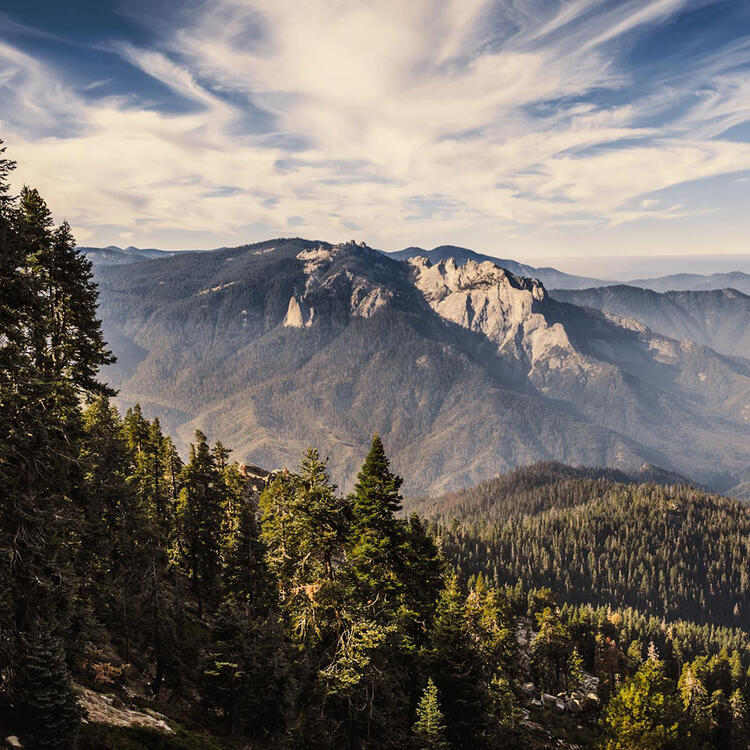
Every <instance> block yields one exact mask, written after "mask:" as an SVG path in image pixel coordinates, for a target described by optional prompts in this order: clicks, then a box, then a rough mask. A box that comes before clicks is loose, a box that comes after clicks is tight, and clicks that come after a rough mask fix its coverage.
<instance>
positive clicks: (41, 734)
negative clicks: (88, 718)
mask: <svg viewBox="0 0 750 750" xmlns="http://www.w3.org/2000/svg"><path fill="white" fill-rule="evenodd" d="M19 648H20V653H19V654H18V657H19V659H18V667H17V669H18V673H17V674H16V676H15V677H16V680H15V685H14V691H13V694H12V700H13V707H14V709H15V710H16V711H17V712H18V714H19V716H20V717H22V718H21V727H22V729H23V731H24V738H25V740H26V742H27V743H28V746H29V747H30V748H32V750H37V749H38V750H43V749H44V748H60V749H63V748H68V747H70V746H71V745H72V743H73V740H74V738H75V735H76V732H77V729H78V723H79V721H80V718H81V710H80V708H79V707H78V704H77V702H76V698H75V695H74V693H73V691H72V688H71V683H70V674H69V673H68V667H67V664H66V663H65V652H64V650H63V645H62V641H61V640H60V638H59V637H58V636H56V635H55V633H54V631H53V630H52V629H51V628H50V627H48V626H44V625H40V626H39V628H37V629H36V630H35V631H34V632H33V633H32V634H31V635H27V636H24V637H22V638H21V641H20V644H19Z"/></svg>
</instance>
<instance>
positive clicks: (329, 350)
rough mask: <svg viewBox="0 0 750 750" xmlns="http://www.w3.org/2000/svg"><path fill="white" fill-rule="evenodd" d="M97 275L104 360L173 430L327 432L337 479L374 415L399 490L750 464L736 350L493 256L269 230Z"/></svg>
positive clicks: (266, 443) (299, 442)
mask: <svg viewBox="0 0 750 750" xmlns="http://www.w3.org/2000/svg"><path fill="white" fill-rule="evenodd" d="M97 276H98V280H99V283H100V285H101V306H100V312H101V315H102V318H103V321H104V330H105V334H106V336H107V338H108V340H109V341H110V342H112V345H113V347H114V349H115V353H116V354H119V355H120V361H119V362H118V364H117V365H116V366H114V367H113V368H111V369H110V371H109V372H108V373H106V376H107V377H108V379H109V380H110V382H111V383H112V384H113V386H114V387H116V388H119V389H120V399H121V404H123V405H127V404H132V403H134V402H136V401H139V402H141V404H142V405H143V406H144V408H145V409H146V411H147V413H150V414H158V415H160V416H162V417H163V418H165V421H166V423H167V427H168V429H169V430H170V431H171V432H173V433H176V434H177V435H178V436H179V437H180V438H181V439H182V441H183V445H184V443H185V442H186V441H187V440H189V439H190V437H191V434H192V431H193V430H194V429H195V428H196V427H200V428H201V429H203V430H204V431H206V432H208V433H209V434H210V435H212V436H214V437H216V438H220V439H221V440H222V441H224V442H226V443H227V444H229V445H233V446H234V447H235V448H236V450H237V454H236V456H235V457H236V458H237V459H238V460H249V461H251V462H253V463H256V464H259V465H262V466H268V467H276V466H283V465H289V466H292V465H296V462H297V460H298V458H299V456H300V454H301V452H302V450H303V449H304V448H305V447H306V445H308V444H309V443H312V444H313V445H318V446H328V450H329V451H330V459H331V469H332V472H333V476H334V477H335V478H336V480H337V481H338V482H340V483H341V484H343V485H344V486H346V487H349V486H351V482H352V480H353V477H354V476H355V473H356V471H357V469H358V462H359V460H360V458H361V455H362V452H363V449H364V447H365V446H366V444H367V443H368V441H369V439H370V437H371V435H372V433H373V432H374V431H378V432H379V433H380V434H381V435H382V437H383V439H384V441H385V442H386V444H387V446H388V449H389V452H390V453H391V454H392V455H393V457H394V466H395V467H396V469H397V470H398V471H400V472H401V473H402V474H403V475H405V476H407V477H408V478H409V481H410V483H409V484H408V485H407V486H406V488H405V489H406V491H407V492H409V493H411V494H418V493H427V492H438V491H447V490H450V489H458V488H461V487H465V486H468V485H470V484H475V483H476V482H478V481H481V480H482V479H485V478H487V477H489V476H492V475H494V474H497V473H498V472H499V471H503V470H506V469H508V468H512V467H514V466H518V465H523V464H528V463H531V462H533V461H537V460H544V459H555V460H561V461H565V462H567V463H572V464H586V465H600V466H611V467H615V468H619V469H622V470H627V471H632V470H637V469H638V468H639V467H640V466H641V465H642V464H643V463H650V464H654V465H658V466H663V467H664V468H665V469H667V470H670V471H676V472H679V473H681V474H685V475H688V476H690V477H691V478H693V479H695V480H696V481H699V482H701V483H703V484H705V485H707V486H711V487H713V488H716V489H719V490H721V491H725V490H726V491H728V490H730V489H731V488H732V487H734V486H735V485H738V484H739V483H741V482H743V481H747V480H748V479H750V476H748V468H747V467H748V466H750V424H749V421H748V420H750V412H749V411H748V407H747V405H748V404H749V403H750V363H748V362H745V361H743V360H736V359H731V358H727V357H724V356H721V355H719V354H717V353H716V352H714V351H713V350H711V349H709V348H707V347H705V346H702V345H699V344H697V343H693V342H678V341H674V340H672V339H669V338H666V337H664V336H661V335H659V334H655V333H653V332H652V331H650V330H649V329H647V328H646V327H645V326H643V325H641V324H638V323H635V322H633V321H628V322H618V321H615V320H611V319H608V318H607V317H606V316H605V315H604V314H602V313H600V312H598V311H593V310H590V309H584V308H581V307H577V306H574V305H571V304H567V303H562V302H559V301H557V300H554V299H552V298H551V297H550V296H549V295H548V294H547V292H546V290H545V288H544V286H543V284H541V283H540V282H539V281H538V280H532V279H528V278H521V277H518V276H515V275H514V274H512V273H510V272H509V271H507V270H505V269H502V268H500V267H498V266H496V265H494V264H493V263H489V262H483V263H477V262H475V261H473V260H469V261H467V262H466V263H465V264H464V265H463V266H458V265H457V264H456V263H455V262H454V261H453V260H452V259H448V260H445V261H440V262H439V263H437V264H432V263H431V262H430V261H429V260H428V259H425V258H414V259H412V260H410V261H409V262H406V263H404V262H400V261H397V260H394V259H393V258H391V257H388V256H387V255H384V254H382V253H379V252H377V251H375V250H372V249H371V248H368V247H366V246H361V245H356V244H353V243H349V244H343V245H331V244H329V243H325V242H313V241H308V240H300V239H287V240H284V239H280V240H272V241H268V242H263V243H259V244H255V245H248V246H243V247H238V248H233V249H226V250H220V251H216V252H212V253H180V254H177V255H175V256H173V257H168V258H160V259H157V260H153V261H151V262H149V263H147V264H146V263H143V264H135V265H131V266H129V267H118V266H110V267H103V268H100V269H99V270H98V271H97ZM333 436H335V437H333ZM676 436H679V437H676Z"/></svg>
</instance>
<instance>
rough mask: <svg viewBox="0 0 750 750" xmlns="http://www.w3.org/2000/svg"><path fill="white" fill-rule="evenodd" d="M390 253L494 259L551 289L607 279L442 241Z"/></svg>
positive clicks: (400, 256)
mask: <svg viewBox="0 0 750 750" xmlns="http://www.w3.org/2000/svg"><path fill="white" fill-rule="evenodd" d="M388 255H389V256H390V257H391V258H395V259H396V260H409V259H411V258H426V259H427V260H429V261H430V262H431V263H439V262H440V261H442V260H448V259H449V258H453V260H454V261H455V262H456V265H459V266H462V265H464V263H466V262H467V261H469V260H472V261H474V262H475V263H484V262H487V261H489V262H490V263H494V264H495V265H497V266H500V267H501V268H504V269H506V270H507V271H510V272H511V273H512V274H515V275H516V276H526V277H529V278H533V279H539V281H541V282H542V284H544V285H545V286H546V287H548V288H549V289H553V288H559V289H585V288H586V287H591V286H599V285H601V284H606V283H607V282H604V281H602V280H601V279H593V278H587V277H585V276H573V275H572V274H569V273H563V272H562V271H558V270H557V269H556V268H535V267H534V266H527V265H526V264H524V263H519V262H518V261H515V260H507V259H504V258H494V257H493V256H491V255H482V254H481V253H476V252H474V251H473V250H469V249H467V248H465V247H457V246H455V245H440V246H439V247H435V248H433V249H432V250H424V249H423V248H421V247H407V248H405V249H404V250H397V251H396V252H393V253H388Z"/></svg>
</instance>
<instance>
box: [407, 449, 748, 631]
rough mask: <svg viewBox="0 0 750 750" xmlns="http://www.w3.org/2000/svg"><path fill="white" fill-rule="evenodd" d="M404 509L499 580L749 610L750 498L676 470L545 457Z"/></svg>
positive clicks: (683, 610) (633, 600) (710, 615)
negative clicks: (631, 469)
mask: <svg viewBox="0 0 750 750" xmlns="http://www.w3.org/2000/svg"><path fill="white" fill-rule="evenodd" d="M681 481H682V483H681ZM636 482H640V483H636ZM643 482H646V483H643ZM407 507H409V508H410V509H414V510H418V511H419V512H420V513H421V514H423V515H424V516H425V517H427V518H429V519H434V520H433V523H434V524H435V525H434V526H432V527H431V528H432V530H433V531H434V533H435V534H436V535H437V536H438V537H439V538H440V539H441V542H442V545H443V549H444V550H445V552H446V554H447V555H448V557H449V558H450V559H452V560H455V561H456V563H457V564H458V565H459V567H460V568H461V569H462V570H463V571H464V573H465V574H466V575H476V574H478V573H482V574H483V575H484V576H486V577H487V578H488V580H491V581H493V582H494V583H495V584H496V585H505V584H514V583H516V582H518V581H521V582H522V583H523V584H524V585H525V586H528V587H542V586H547V587H549V588H550V589H551V590H552V591H553V592H554V593H555V594H556V595H558V596H559V597H560V598H561V599H562V600H564V601H567V602H573V603H593V604H602V605H609V606H612V607H617V608H622V607H635V608H637V609H640V610H643V611H647V612H650V613H652V614H654V615H657V616H660V617H665V618H667V619H675V618H684V619H690V620H694V621H697V622H704V623H714V624H722V625H728V626H735V627H746V625H745V623H747V622H748V618H750V506H748V505H747V504H746V503H742V502H738V501H736V500H730V499H727V498H723V497H719V496H717V495H712V494H710V493H707V492H705V491H703V490H700V489H696V488H694V487H691V486H689V485H686V484H684V480H681V479H680V477H675V476H673V475H672V476H670V475H668V474H664V473H662V472H658V471H657V470H654V469H652V468H644V471H643V473H642V474H641V475H640V476H638V475H635V476H632V475H631V476H628V475H625V474H622V473H618V472H613V471H611V470H599V469H586V468H573V467H567V466H561V465H559V464H539V465H536V466H532V467H528V468H524V469H518V470H516V471H513V472H510V473H509V474H507V475H502V476H499V477H497V478H495V479H493V480H490V481H488V482H484V483H482V484H480V485H478V486H477V487H475V488H472V489H468V490H464V491H463V492H459V493H455V494H451V495H446V496H444V497H440V498H432V499H422V500H411V501H410V502H409V503H407Z"/></svg>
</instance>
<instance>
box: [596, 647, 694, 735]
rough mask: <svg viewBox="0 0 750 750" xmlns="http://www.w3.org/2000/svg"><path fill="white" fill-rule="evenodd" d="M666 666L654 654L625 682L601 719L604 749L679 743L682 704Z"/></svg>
mask: <svg viewBox="0 0 750 750" xmlns="http://www.w3.org/2000/svg"><path fill="white" fill-rule="evenodd" d="M673 689H674V688H673V684H672V683H671V682H670V681H669V680H668V679H667V678H666V676H665V675H664V665H663V663H662V662H661V661H659V659H657V658H656V657H655V656H654V655H651V656H649V658H648V659H647V660H646V661H645V662H644V663H643V665H642V666H641V668H640V669H639V670H638V671H637V672H636V673H635V675H633V677H631V678H629V679H628V680H626V681H625V683H624V684H623V685H622V687H621V688H620V690H619V691H618V692H617V693H616V694H615V696H614V697H613V698H612V700H611V701H610V702H609V705H608V706H607V709H606V712H605V714H604V717H603V719H602V722H601V723H602V729H603V739H602V747H603V748H605V750H667V749H668V748H674V747H677V746H678V741H679V731H678V730H679V715H680V712H679V707H678V705H677V700H676V698H675V695H674V692H673Z"/></svg>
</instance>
